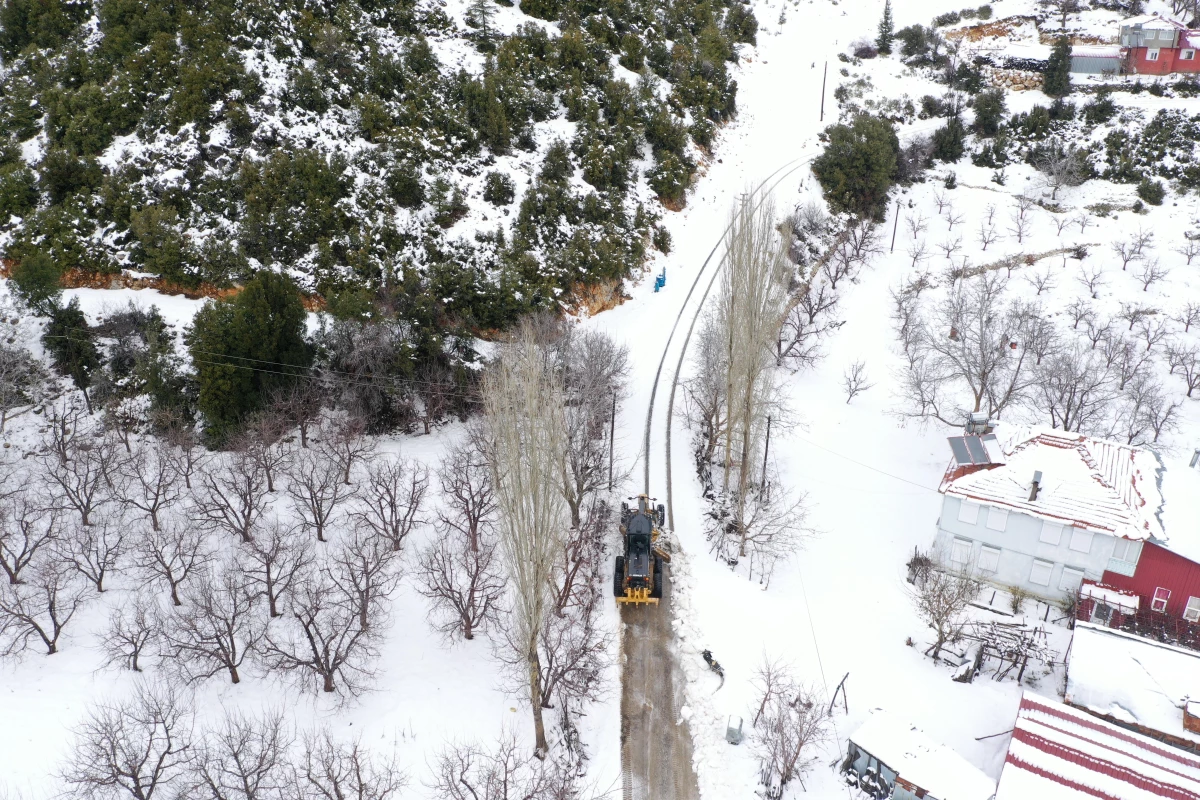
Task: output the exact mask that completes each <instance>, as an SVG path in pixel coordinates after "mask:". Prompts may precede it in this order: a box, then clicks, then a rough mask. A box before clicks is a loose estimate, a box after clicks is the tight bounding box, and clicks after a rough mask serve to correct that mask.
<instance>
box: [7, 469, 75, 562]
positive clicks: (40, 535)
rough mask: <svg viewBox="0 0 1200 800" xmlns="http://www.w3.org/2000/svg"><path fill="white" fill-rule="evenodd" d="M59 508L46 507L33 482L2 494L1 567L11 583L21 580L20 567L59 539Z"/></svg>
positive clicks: (32, 560) (31, 560)
mask: <svg viewBox="0 0 1200 800" xmlns="http://www.w3.org/2000/svg"><path fill="white" fill-rule="evenodd" d="M60 531H61V522H60V520H59V513H58V511H57V509H54V508H47V507H46V502H45V501H44V500H43V499H42V498H40V497H39V496H38V495H37V494H36V492H35V490H34V488H33V486H32V484H31V483H30V482H24V483H22V484H21V485H20V486H19V487H17V488H16V490H14V491H12V492H10V493H8V495H7V496H6V497H4V498H0V569H3V570H4V574H5V575H6V576H8V582H9V583H14V584H15V583H20V582H21V571H22V570H23V569H25V568H26V567H28V566H29V565H30V564H32V563H33V562H34V560H35V559H37V557H38V554H39V553H40V552H43V551H44V550H48V549H49V548H50V547H52V546H53V545H54V543H55V542H56V541H57V540H58V537H59V535H60Z"/></svg>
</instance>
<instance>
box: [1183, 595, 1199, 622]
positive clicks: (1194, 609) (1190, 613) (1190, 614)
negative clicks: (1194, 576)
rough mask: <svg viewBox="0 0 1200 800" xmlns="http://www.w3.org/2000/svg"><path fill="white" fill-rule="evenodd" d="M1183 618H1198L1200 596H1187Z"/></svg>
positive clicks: (1195, 619) (1189, 619) (1194, 619)
mask: <svg viewBox="0 0 1200 800" xmlns="http://www.w3.org/2000/svg"><path fill="white" fill-rule="evenodd" d="M1183 618H1184V619H1186V620H1187V621H1188V622H1196V621H1197V620H1200V597H1189V598H1188V601H1187V608H1185V609H1184V610H1183Z"/></svg>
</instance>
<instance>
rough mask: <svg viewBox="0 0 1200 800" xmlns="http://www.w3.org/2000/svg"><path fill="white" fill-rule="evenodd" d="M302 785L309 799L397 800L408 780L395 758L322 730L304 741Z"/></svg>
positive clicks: (301, 768)
mask: <svg viewBox="0 0 1200 800" xmlns="http://www.w3.org/2000/svg"><path fill="white" fill-rule="evenodd" d="M299 783H300V792H301V796H302V797H306V798H308V797H312V798H322V800H324V799H325V798H330V800H342V798H347V800H349V799H350V798H353V799H354V800H397V798H399V797H400V794H401V792H402V791H403V790H404V787H405V786H407V785H408V778H407V777H406V776H405V775H404V772H403V771H402V770H401V769H400V767H399V765H398V764H397V763H396V760H395V757H394V756H393V757H391V758H388V759H379V758H377V757H376V756H374V755H372V753H371V752H370V751H369V750H368V749H367V748H365V747H363V745H362V742H361V741H358V740H355V741H353V742H348V743H343V742H338V741H336V740H335V739H334V738H333V736H332V735H331V734H330V733H329V731H328V730H321V731H317V732H315V733H311V734H309V735H308V736H305V738H304V756H303V760H302V761H301V767H300V779H299ZM481 800H482V799H481Z"/></svg>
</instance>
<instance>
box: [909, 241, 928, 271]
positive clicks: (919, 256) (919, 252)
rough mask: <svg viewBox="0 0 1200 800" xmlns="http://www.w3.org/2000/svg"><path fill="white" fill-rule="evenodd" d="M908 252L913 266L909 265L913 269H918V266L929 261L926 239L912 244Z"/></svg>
mask: <svg viewBox="0 0 1200 800" xmlns="http://www.w3.org/2000/svg"><path fill="white" fill-rule="evenodd" d="M907 252H908V257H909V258H911V259H912V264H910V265H909V266H910V267H911V268H912V269H916V268H917V265H918V264H921V263H923V262H925V261H928V260H929V255H928V252H927V249H926V246H925V240H924V239H921V240H919V241H917V242H914V243H912V244H910V245H909V246H908V251H907Z"/></svg>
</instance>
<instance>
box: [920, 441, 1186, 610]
mask: <svg viewBox="0 0 1200 800" xmlns="http://www.w3.org/2000/svg"><path fill="white" fill-rule="evenodd" d="M950 447H951V451H952V452H953V454H954V459H953V460H952V461H951V462H950V465H949V467H948V468H947V470H946V475H945V477H944V478H943V480H942V485H941V488H940V491H941V492H942V494H943V495H944V497H943V499H942V515H941V518H940V519H939V520H938V532H937V537H936V539H935V544H934V549H935V552H936V554H937V556H938V558H940V559H941V560H942V562H943V563H944V564H945V565H946V566H948V567H951V568H954V569H964V570H968V571H971V572H974V573H975V574H976V575H978V576H979V577H981V578H983V579H984V580H987V581H989V582H992V583H995V584H999V585H1005V586H1017V587H1020V588H1023V589H1025V590H1026V591H1028V592H1030V593H1031V594H1034V595H1036V596H1039V597H1042V598H1045V599H1047V600H1059V599H1061V598H1062V596H1063V593H1064V592H1068V591H1074V590H1075V589H1076V588H1078V586H1079V583H1080V581H1082V580H1083V579H1084V578H1090V579H1092V580H1096V581H1099V580H1101V577H1102V575H1103V573H1104V571H1105V570H1106V569H1107V570H1112V571H1114V572H1119V573H1121V574H1124V575H1132V574H1133V570H1134V567H1135V566H1136V565H1137V560H1138V557H1139V556H1140V554H1141V548H1142V542H1143V541H1145V540H1147V539H1151V538H1153V539H1162V538H1163V533H1162V525H1161V523H1160V522H1159V519H1158V512H1159V509H1160V507H1161V505H1162V495H1161V493H1160V491H1159V487H1158V474H1159V471H1160V470H1161V465H1160V463H1159V461H1158V458H1157V457H1156V456H1155V454H1154V453H1152V452H1150V451H1149V450H1144V449H1142V448H1138V447H1131V446H1129V445H1123V444H1118V443H1116V442H1109V441H1104V440H1101V439H1092V438H1089V437H1087V436H1083V435H1081V434H1077V433H1065V432H1063V431H1060V430H1052V429H1044V428H1035V429H1024V430H1018V431H1016V432H1014V433H1013V434H1012V435H1010V436H1008V437H1005V438H1004V439H1000V438H998V437H997V436H995V435H987V436H956V437H952V438H951V439H950Z"/></svg>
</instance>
